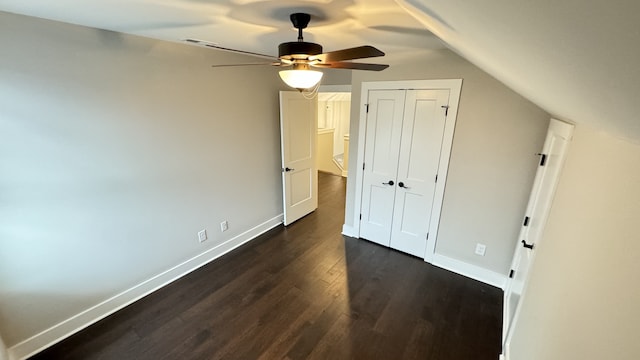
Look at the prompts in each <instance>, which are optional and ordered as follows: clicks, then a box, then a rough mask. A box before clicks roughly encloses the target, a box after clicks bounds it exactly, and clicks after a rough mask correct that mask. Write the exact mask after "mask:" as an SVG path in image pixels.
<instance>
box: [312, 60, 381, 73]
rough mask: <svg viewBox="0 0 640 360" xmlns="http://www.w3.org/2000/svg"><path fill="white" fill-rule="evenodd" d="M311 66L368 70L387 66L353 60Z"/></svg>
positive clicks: (379, 69)
mask: <svg viewBox="0 0 640 360" xmlns="http://www.w3.org/2000/svg"><path fill="white" fill-rule="evenodd" d="M311 66H315V67H320V68H332V69H353V70H370V71H382V70H384V69H386V68H388V67H389V65H386V64H367V63H354V62H346V61H345V62H340V61H338V62H332V63H329V64H312V65H311Z"/></svg>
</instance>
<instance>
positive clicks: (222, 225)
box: [220, 220, 229, 232]
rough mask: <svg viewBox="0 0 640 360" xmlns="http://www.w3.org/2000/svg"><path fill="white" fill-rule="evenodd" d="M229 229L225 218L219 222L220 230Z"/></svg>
mask: <svg viewBox="0 0 640 360" xmlns="http://www.w3.org/2000/svg"><path fill="white" fill-rule="evenodd" d="M227 230H229V222H227V220H225V221H223V222H221V223H220V232H225V231H227Z"/></svg>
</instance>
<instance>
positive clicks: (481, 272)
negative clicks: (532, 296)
mask: <svg viewBox="0 0 640 360" xmlns="http://www.w3.org/2000/svg"><path fill="white" fill-rule="evenodd" d="M432 264H433V265H435V266H437V267H441V268H443V269H446V270H449V271H453V272H454V273H457V274H460V275H463V276H466V277H469V278H472V279H474V280H478V281H480V282H483V283H485V284H489V285H492V286H495V287H497V288H500V289H502V290H504V287H505V284H506V282H507V276H506V275H503V274H499V273H497V272H494V271H491V270H487V269H485V268H481V267H479V266H476V265H471V264H467V263H465V262H463V261H460V260H456V259H453V258H450V257H447V256H444V255H440V254H435V255H434V256H433V262H432Z"/></svg>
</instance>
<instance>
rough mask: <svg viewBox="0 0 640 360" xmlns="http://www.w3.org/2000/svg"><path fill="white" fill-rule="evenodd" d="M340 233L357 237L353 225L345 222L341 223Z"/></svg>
mask: <svg viewBox="0 0 640 360" xmlns="http://www.w3.org/2000/svg"><path fill="white" fill-rule="evenodd" d="M342 235H344V236H350V237H354V238H357V237H358V232H357V231H356V229H355V228H354V227H353V226H351V225H347V224H343V225H342Z"/></svg>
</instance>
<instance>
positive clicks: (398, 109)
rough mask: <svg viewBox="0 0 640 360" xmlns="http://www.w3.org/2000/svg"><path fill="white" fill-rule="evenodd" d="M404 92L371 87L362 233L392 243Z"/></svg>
mask: <svg viewBox="0 0 640 360" xmlns="http://www.w3.org/2000/svg"><path fill="white" fill-rule="evenodd" d="M404 100H405V92H404V91H402V90H372V91H369V100H368V104H369V105H368V110H367V127H366V135H365V136H366V137H365V139H366V140H365V141H366V145H365V159H364V177H363V183H362V191H363V196H362V205H361V215H362V219H361V220H360V237H361V238H364V239H367V240H370V241H373V242H376V243H379V244H382V245H385V246H389V245H390V243H389V242H390V239H391V222H392V220H393V205H394V199H395V191H396V176H397V171H398V154H399V152H400V138H401V135H402V118H403V116H404Z"/></svg>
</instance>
